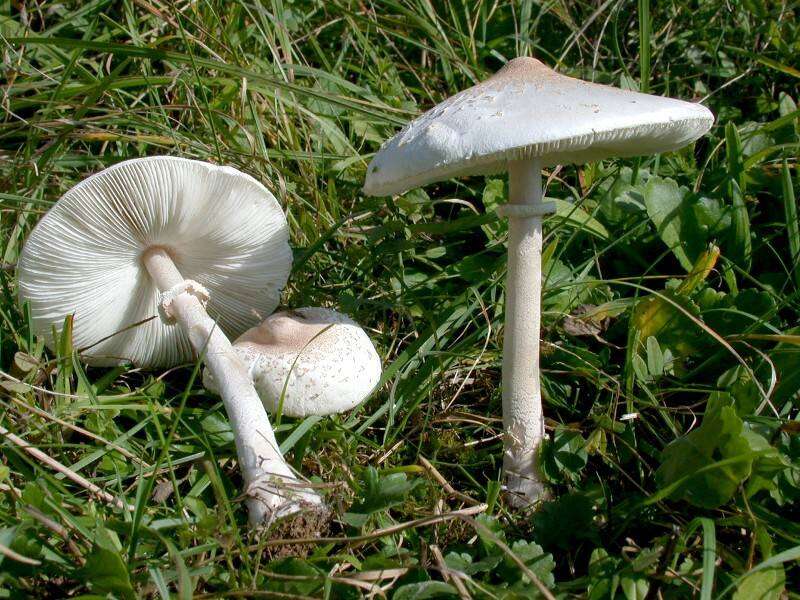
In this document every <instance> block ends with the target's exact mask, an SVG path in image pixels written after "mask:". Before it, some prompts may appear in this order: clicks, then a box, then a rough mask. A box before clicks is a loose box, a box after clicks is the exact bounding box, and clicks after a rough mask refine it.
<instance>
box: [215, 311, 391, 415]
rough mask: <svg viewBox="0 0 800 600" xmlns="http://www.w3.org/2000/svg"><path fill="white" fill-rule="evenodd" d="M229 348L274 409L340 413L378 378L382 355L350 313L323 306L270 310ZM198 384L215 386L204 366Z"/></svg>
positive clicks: (364, 395) (366, 392)
mask: <svg viewBox="0 0 800 600" xmlns="http://www.w3.org/2000/svg"><path fill="white" fill-rule="evenodd" d="M233 348H234V350H235V351H236V353H237V354H238V355H239V356H240V357H241V358H242V359H243V360H244V362H245V363H246V364H247V365H248V368H249V371H250V375H251V377H252V378H253V382H254V384H255V388H256V391H257V392H258V395H259V396H260V397H261V401H262V402H263V403H264V406H265V407H266V409H267V410H268V411H269V412H271V413H273V414H276V413H278V412H280V413H281V414H285V415H288V416H290V417H305V416H308V415H329V414H336V413H341V412H344V411H347V410H350V409H351V408H354V407H355V406H356V405H358V404H359V403H360V402H363V401H364V399H366V398H367V397H368V396H369V394H370V392H372V390H373V389H374V388H375V386H376V385H377V383H378V381H379V380H380V378H381V359H380V357H379V356H378V353H377V352H376V351H375V347H374V346H373V345H372V342H371V341H370V339H369V336H367V334H366V333H365V332H364V330H363V329H361V327H359V326H358V325H357V324H356V323H355V322H354V321H353V320H352V319H351V318H350V317H348V316H347V315H344V314H342V313H340V312H337V311H335V310H331V309H328V308H317V307H306V308H298V309H295V310H289V311H286V312H278V313H275V314H273V315H270V316H269V317H267V319H266V320H265V321H264V322H263V323H261V325H258V326H257V327H253V328H252V329H250V330H249V331H247V332H245V333H244V334H243V335H242V336H241V337H240V338H239V339H237V340H236V341H235V342H234V344H233ZM203 383H204V384H205V386H206V387H207V388H208V389H209V390H211V391H217V385H216V382H215V380H214V377H213V374H212V373H210V372H209V371H208V370H206V372H205V373H204V375H203Z"/></svg>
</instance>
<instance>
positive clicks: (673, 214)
mask: <svg viewBox="0 0 800 600" xmlns="http://www.w3.org/2000/svg"><path fill="white" fill-rule="evenodd" d="M644 204H645V206H646V208H647V215H648V216H649V217H650V220H651V221H652V222H653V224H654V225H655V227H656V231H657V232H658V235H659V237H660V238H661V240H662V241H663V242H664V243H665V244H666V245H667V247H668V248H669V249H670V250H672V253H673V254H674V255H675V257H676V258H677V259H678V261H679V262H680V263H681V266H683V268H684V269H686V271H691V270H692V267H693V266H694V263H695V261H696V260H697V257H698V256H699V255H700V253H701V252H703V250H704V249H705V247H706V240H707V234H706V232H704V231H703V230H702V229H701V228H700V226H699V224H698V222H697V217H696V215H695V213H694V209H693V205H692V203H691V202H690V200H689V190H688V189H686V188H685V187H679V186H678V184H677V183H676V182H675V181H674V180H672V179H664V178H661V177H651V178H650V179H649V180H648V181H647V185H646V186H645V188H644Z"/></svg>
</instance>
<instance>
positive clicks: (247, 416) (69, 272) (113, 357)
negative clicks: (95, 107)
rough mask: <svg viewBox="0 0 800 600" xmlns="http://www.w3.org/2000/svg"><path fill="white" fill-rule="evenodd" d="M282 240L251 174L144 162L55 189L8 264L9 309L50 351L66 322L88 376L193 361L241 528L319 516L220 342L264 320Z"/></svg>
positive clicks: (161, 160)
mask: <svg viewBox="0 0 800 600" xmlns="http://www.w3.org/2000/svg"><path fill="white" fill-rule="evenodd" d="M288 237H289V236H288V227H287V224H286V218H285V217H284V215H283V211H282V210H281V207H280V205H279V204H278V202H277V200H275V198H274V196H273V195H272V194H271V193H270V192H269V191H268V190H267V189H266V188H265V187H264V186H263V185H261V184H260V183H258V182H257V181H256V180H255V179H253V178H252V177H250V176H248V175H245V174H244V173H241V172H239V171H237V170H236V169H233V168H230V167H219V166H215V165H211V164H208V163H204V162H200V161H194V160H186V159H181V158H173V157H153V158H142V159H135V160H129V161H125V162H122V163H119V164H117V165H115V166H113V167H110V168H108V169H105V170H104V171H101V172H99V173H96V174H95V175H92V176H91V177H89V178H87V179H85V180H84V181H82V182H80V183H79V184H78V185H76V186H75V187H73V188H72V189H70V190H69V191H67V193H66V194H64V196H63V197H62V198H61V199H60V200H59V201H58V202H57V203H56V204H55V206H53V207H52V208H51V209H50V210H49V211H48V212H47V214H46V215H45V216H44V217H43V218H42V220H41V221H40V222H39V223H38V224H37V226H36V227H35V228H34V230H33V231H32V232H31V234H30V236H29V237H28V240H27V241H26V243H25V245H24V247H23V250H22V253H21V256H20V259H19V266H18V279H19V297H20V301H21V302H28V303H29V305H30V310H31V317H32V325H33V328H34V330H35V331H36V333H37V334H38V335H39V336H41V337H43V339H44V340H45V341H46V342H47V343H48V345H49V346H50V347H51V348H52V347H53V345H54V340H53V338H52V332H53V330H55V331H56V332H59V331H60V329H61V327H62V324H63V322H64V318H65V317H66V316H67V315H70V314H72V315H74V325H73V343H74V345H75V347H76V348H78V351H79V353H80V355H81V358H82V359H83V360H84V361H85V362H86V363H88V364H90V365H99V366H108V365H115V364H121V363H133V364H134V365H137V366H140V367H168V366H173V365H177V364H179V363H182V362H187V361H191V360H193V357H194V356H201V357H202V358H203V360H204V361H205V364H206V366H207V369H208V370H209V371H211V372H212V373H213V374H214V377H215V379H216V381H217V382H218V386H219V389H220V395H221V396H222V399H223V403H224V405H225V409H226V411H227V413H228V418H229V419H230V422H231V426H232V429H233V433H234V437H235V440H236V450H237V453H238V457H239V464H240V467H241V469H242V474H243V477H244V481H245V485H246V496H247V505H248V509H249V516H250V521H251V523H253V524H257V523H261V522H264V521H267V522H269V521H271V520H273V519H276V518H279V517H283V516H286V515H289V514H292V513H294V512H297V511H298V510H299V509H300V508H301V507H302V506H312V507H318V506H320V505H321V500H320V498H319V496H318V495H317V494H316V493H314V492H312V491H310V490H309V489H307V488H306V487H305V486H303V485H302V484H301V483H300V482H299V481H298V480H297V478H296V477H295V476H294V474H293V473H292V471H291V469H290V467H289V465H288V464H286V461H285V460H284V459H283V456H282V455H281V453H280V451H279V449H278V444H277V441H276V440H275V435H274V433H273V431H272V427H271V425H270V422H269V418H268V416H267V413H266V411H265V410H264V406H263V405H262V404H261V401H260V400H259V398H258V395H257V394H256V391H255V389H254V388H253V383H252V381H251V379H250V376H249V374H248V372H247V367H246V366H245V364H244V363H243V362H242V360H241V359H240V358H239V355H238V354H237V353H235V352H234V351H233V348H232V347H231V343H230V341H229V339H228V337H227V336H226V333H227V334H229V335H234V336H235V335H238V334H240V333H241V332H243V331H244V330H246V329H247V328H248V327H251V326H252V325H254V324H255V323H257V322H258V320H259V316H260V315H265V314H269V313H270V312H272V311H273V310H274V309H275V306H276V305H277V303H278V299H279V295H280V291H281V289H282V288H283V286H284V285H285V284H286V279H287V277H288V274H289V269H290V267H291V262H292V255H291V250H290V249H289V244H288ZM206 309H208V312H206ZM209 312H210V313H211V314H212V315H214V318H213V319H212V318H211V317H210V316H209Z"/></svg>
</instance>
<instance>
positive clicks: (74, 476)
mask: <svg viewBox="0 0 800 600" xmlns="http://www.w3.org/2000/svg"><path fill="white" fill-rule="evenodd" d="M0 435H2V436H3V437H5V438H6V439H7V440H8V441H9V442H11V443H12V444H14V445H15V446H17V447H19V448H21V449H22V450H24V451H25V452H27V453H28V454H30V455H31V456H32V457H33V458H35V459H37V460H39V461H41V462H42V463H44V464H45V465H47V466H48V467H50V468H51V469H53V470H54V471H58V472H59V473H61V474H63V475H64V477H66V478H67V479H69V480H70V481H73V482H75V483H77V484H78V485H79V486H81V487H83V488H86V489H87V490H89V491H90V492H91V493H92V494H94V495H96V496H97V497H98V498H100V499H101V500H103V501H104V502H108V503H109V504H113V505H114V506H116V507H117V508H119V509H122V510H129V511H132V510H134V507H133V506H131V505H130V504H126V503H125V502H123V501H122V500H121V499H119V498H116V497H115V496H113V495H112V494H109V493H108V492H107V491H105V490H104V489H103V488H101V487H99V486H97V485H95V484H94V483H92V482H91V481H89V480H88V479H86V478H85V477H83V476H82V475H79V474H78V473H76V472H75V471H73V470H72V469H70V468H69V467H67V466H65V465H63V464H61V463H60V462H58V461H57V460H56V459H54V458H53V457H51V456H48V455H47V454H45V453H44V452H42V451H41V450H39V449H38V448H35V447H33V446H31V445H30V444H28V443H27V442H26V441H25V440H23V439H22V438H21V437H18V436H16V435H14V434H13V433H11V432H10V431H9V430H8V429H6V428H5V427H3V426H2V425H0Z"/></svg>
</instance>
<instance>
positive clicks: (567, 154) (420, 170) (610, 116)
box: [364, 58, 714, 506]
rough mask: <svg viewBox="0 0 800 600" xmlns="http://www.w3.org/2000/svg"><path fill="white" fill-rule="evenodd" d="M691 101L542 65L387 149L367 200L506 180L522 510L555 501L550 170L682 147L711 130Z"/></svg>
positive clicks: (456, 102)
mask: <svg viewBox="0 0 800 600" xmlns="http://www.w3.org/2000/svg"><path fill="white" fill-rule="evenodd" d="M713 122H714V117H713V115H712V114H711V112H710V111H709V110H708V109H707V108H705V107H704V106H701V105H700V104H694V103H690V102H683V101H680V100H673V99H670V98H663V97H659V96H651V95H647V94H640V93H637V92H630V91H625V90H621V89H618V88H614V87H609V86H605V85H598V84H595V83H589V82H586V81H581V80H579V79H574V78H572V77H567V76H564V75H560V74H559V73H556V72H555V71H553V70H552V69H550V68H549V67H547V66H545V65H544V64H542V63H541V62H540V61H538V60H536V59H534V58H515V59H514V60H511V61H509V62H508V63H507V64H506V65H505V66H504V67H503V68H502V69H501V70H500V71H498V72H497V73H496V74H495V75H493V76H492V77H490V78H489V79H487V80H486V81H484V82H482V83H479V84H478V85H475V86H473V87H471V88H469V89H466V90H464V91H462V92H460V93H458V94H456V95H455V96H452V97H451V98H448V99H447V100H445V101H444V102H442V103H441V104H439V105H438V106H436V107H434V108H433V109H431V110H429V111H428V112H426V113H425V114H423V115H422V116H421V117H419V118H417V119H415V120H414V121H412V122H411V123H409V124H408V125H406V127H405V128H404V129H403V130H402V131H401V132H400V133H398V134H397V135H395V136H394V137H393V138H392V139H390V140H388V141H387V142H385V143H384V144H383V146H382V147H381V149H380V151H379V152H378V153H377V154H376V155H375V157H374V158H373V159H372V162H371V163H370V165H369V167H368V168H367V177H366V182H365V184H364V192H365V193H367V194H370V195H373V196H376V195H389V194H400V193H402V192H404V191H406V190H409V189H411V188H413V187H418V186H421V185H426V184H428V183H433V182H435V181H442V180H445V179H450V178H452V177H460V176H464V175H485V174H491V173H498V172H503V171H507V172H508V174H509V201H508V203H507V204H505V205H503V206H501V207H500V210H499V211H498V212H499V213H500V215H502V216H506V217H508V218H509V219H510V222H509V230H508V274H507V284H506V296H505V301H506V306H505V330H504V335H505V340H504V343H503V381H502V386H503V388H502V394H503V421H504V429H505V453H504V460H503V463H504V467H505V472H506V480H507V490H508V491H509V492H510V493H511V501H512V503H514V504H516V505H523V506H524V505H528V504H532V503H535V502H536V501H537V500H539V499H540V498H541V497H542V496H543V494H544V493H545V488H544V484H543V481H542V478H541V476H540V473H539V469H538V466H537V450H538V448H539V445H540V443H541V440H542V438H543V437H544V419H543V415H542V403H541V391H540V382H539V324H540V321H539V320H540V301H541V300H540V299H541V261H542V216H543V215H544V214H547V213H550V212H553V211H554V206H553V203H549V202H543V201H542V198H543V194H542V179H541V170H542V167H544V166H548V165H556V164H564V163H584V162H588V161H593V160H600V159H603V158H608V157H612V156H617V157H626V156H640V155H644V154H654V153H658V152H666V151H669V150H675V149H677V148H680V147H682V146H684V145H686V144H688V143H690V142H692V141H694V140H696V139H697V138H699V137H700V136H702V135H703V134H704V133H705V132H706V131H708V129H709V128H710V127H711V125H712V123H713Z"/></svg>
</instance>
